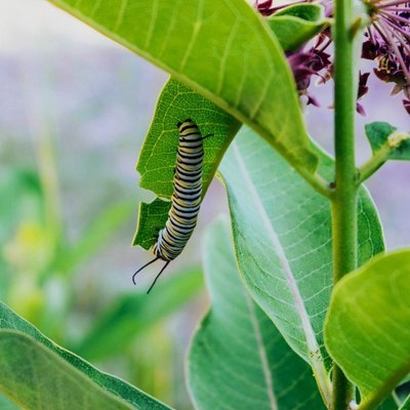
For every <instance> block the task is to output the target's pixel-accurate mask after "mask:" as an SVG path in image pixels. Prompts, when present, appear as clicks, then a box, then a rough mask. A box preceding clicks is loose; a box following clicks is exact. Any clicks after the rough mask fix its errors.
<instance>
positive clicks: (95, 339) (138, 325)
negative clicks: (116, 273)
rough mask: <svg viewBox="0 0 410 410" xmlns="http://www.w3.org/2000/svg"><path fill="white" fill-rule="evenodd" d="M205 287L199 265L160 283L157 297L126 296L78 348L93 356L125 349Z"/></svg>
mask: <svg viewBox="0 0 410 410" xmlns="http://www.w3.org/2000/svg"><path fill="white" fill-rule="evenodd" d="M202 287H203V279H202V273H201V271H200V270H199V269H198V268H195V269H189V270H186V271H185V272H182V273H180V274H178V275H174V276H172V277H171V278H169V279H166V280H165V281H164V282H162V283H160V284H159V285H158V287H157V288H156V289H155V297H147V295H146V293H145V292H140V293H135V292H132V293H130V294H129V295H125V296H122V297H121V298H119V299H118V300H116V301H115V302H114V304H113V305H112V306H111V307H109V308H108V309H107V311H106V312H104V313H103V315H102V316H101V317H100V318H99V319H97V320H96V324H95V325H94V327H93V328H92V329H91V331H90V332H89V334H88V335H87V336H86V337H85V338H84V340H83V341H82V342H81V343H80V344H79V345H78V346H77V347H76V348H74V350H75V351H76V352H78V354H80V355H81V356H84V357H86V358H87V359H92V360H98V359H101V358H105V357H109V356H112V355H115V354H118V353H120V352H123V351H124V349H126V348H127V347H128V346H130V344H131V343H133V342H135V338H136V337H137V336H138V335H139V334H141V333H143V332H146V331H147V329H149V328H150V327H151V326H155V325H156V324H158V322H159V321H161V320H163V319H165V318H166V317H167V316H169V315H171V314H172V313H174V312H175V311H177V310H178V309H180V308H181V306H183V305H185V304H186V303H187V302H188V301H189V300H190V299H192V298H193V297H194V296H195V295H196V294H198V293H199V292H200V290H201V289H202ZM102 341H103V342H102Z"/></svg>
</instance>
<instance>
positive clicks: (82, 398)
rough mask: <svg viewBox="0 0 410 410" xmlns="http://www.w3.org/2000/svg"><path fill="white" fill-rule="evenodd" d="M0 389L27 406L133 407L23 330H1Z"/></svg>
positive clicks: (35, 407) (55, 407)
mask: <svg viewBox="0 0 410 410" xmlns="http://www.w3.org/2000/svg"><path fill="white" fill-rule="evenodd" d="M0 351H1V353H2V354H1V357H0V388H1V390H2V391H3V392H4V393H5V394H6V395H8V396H9V397H10V398H12V399H13V400H15V401H16V402H17V403H18V404H20V405H22V406H24V407H25V408H30V409H41V408H50V409H58V408H67V409H68V408H74V409H75V408H81V409H90V410H91V409H98V408H104V409H112V410H114V409H124V410H125V409H132V407H131V406H130V405H127V403H126V402H124V401H123V400H121V399H119V398H118V397H116V396H114V395H113V394H111V393H109V392H108V391H106V390H103V389H102V388H101V387H100V386H98V385H97V384H96V383H94V382H93V381H92V380H91V379H89V378H88V377H87V376H85V375H84V374H83V373H82V372H81V371H79V370H78V369H76V368H75V367H73V366H71V365H69V364H68V363H67V362H65V361H64V359H62V358H61V357H59V356H58V355H57V354H56V353H54V352H52V351H51V350H49V349H47V348H45V347H44V346H43V345H41V344H40V343H38V342H36V341H35V340H34V339H33V338H31V337H28V336H26V335H24V334H22V333H19V332H15V331H10V330H0Z"/></svg>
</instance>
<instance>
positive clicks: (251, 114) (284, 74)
mask: <svg viewBox="0 0 410 410" xmlns="http://www.w3.org/2000/svg"><path fill="white" fill-rule="evenodd" d="M50 1H51V2H52V3H54V4H55V5H57V6H58V7H61V8H62V9H64V10H66V11H68V12H69V13H71V14H72V15H74V16H75V17H78V18H79V19H80V20H82V21H84V22H85V23H87V24H89V25H90V26H92V27H94V28H95V29H96V30H98V31H100V32H102V33H103V34H105V35H106V36H108V37H110V38H112V39H113V40H115V41H117V42H118V43H120V44H122V45H124V46H125V47H127V48H129V49H130V50H132V51H134V52H136V53H138V54H140V55H141V56H143V57H144V58H146V59H148V60H149V61H151V62H153V63H154V64H156V65H157V66H159V67H161V68H163V69H164V70H166V71H168V72H169V73H170V74H171V75H172V77H173V78H174V79H176V80H178V81H180V82H182V83H183V84H185V85H186V86H187V87H189V88H191V89H193V90H195V91H197V92H198V93H200V94H201V95H203V96H204V97H205V98H207V99H208V100H210V101H212V102H214V103H215V104H216V105H218V106H219V107H220V108H222V109H223V110H225V111H227V112H229V113H230V114H231V115H233V116H234V117H235V118H236V119H237V120H239V121H241V122H244V123H247V124H248V125H249V126H251V127H252V128H253V129H254V130H255V131H257V132H258V133H259V134H260V135H261V136H262V137H264V138H265V139H266V140H267V141H268V142H269V143H270V144H272V145H273V146H275V147H276V149H278V150H279V151H280V152H281V153H282V154H283V155H284V156H285V157H286V158H287V159H288V160H289V161H291V162H292V163H294V164H295V166H297V167H299V168H303V169H304V170H305V171H306V170H307V171H308V172H314V170H315V168H316V164H317V158H316V156H315V155H314V154H313V153H312V150H311V148H310V142H309V137H308V133H307V130H306V127H305V124H304V120H303V115H302V112H301V108H300V104H299V100H298V96H297V92H296V87H295V83H294V80H293V76H292V73H291V70H290V68H289V66H288V64H287V61H286V58H285V55H284V53H283V50H282V48H281V47H280V45H279V42H278V41H277V39H276V38H275V37H274V35H273V33H272V32H271V30H270V29H269V27H268V25H267V24H266V23H265V22H264V21H263V19H262V18H261V17H260V16H259V15H258V14H257V13H256V12H255V10H253V9H252V7H251V6H250V5H249V4H247V2H245V1H243V0H223V1H220V0H191V1H189V2H186V1H168V0H155V1H152V0H140V1H138V2H128V1H127V0H116V1H115V2H114V3H113V1H111V0H100V1H98V2H96V1H95V0H82V1H77V0H50ZM194 119H195V118H194ZM173 127H175V123H174V124H173ZM173 129H174V128H173ZM173 129H172V130H173Z"/></svg>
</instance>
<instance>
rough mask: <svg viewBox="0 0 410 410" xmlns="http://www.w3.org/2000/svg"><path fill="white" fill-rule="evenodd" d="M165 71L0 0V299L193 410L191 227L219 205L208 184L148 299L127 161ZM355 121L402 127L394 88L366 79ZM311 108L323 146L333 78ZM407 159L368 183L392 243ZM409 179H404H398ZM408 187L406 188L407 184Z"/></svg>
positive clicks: (203, 301)
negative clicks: (188, 366)
mask: <svg viewBox="0 0 410 410" xmlns="http://www.w3.org/2000/svg"><path fill="white" fill-rule="evenodd" d="M166 79H167V75H166V74H165V73H163V72H161V71H159V70H158V69H156V68H155V67H153V66H152V65H150V64H149V63H147V62H145V61H144V60H142V59H141V58H139V57H137V56H135V55H133V54H131V53H130V52H129V51H127V50H126V49H124V48H122V47H120V46H118V45H116V44H114V43H113V42H111V41H110V40H108V39H106V38H104V37H103V36H102V35H100V34H98V33H96V32H94V31H93V30H92V29H90V28H88V27H86V26H85V25H83V24H82V23H80V22H79V21H76V20H75V19H73V18H72V17H70V16H69V15H67V14H65V13H63V12H62V11H60V10H58V9H56V8H54V7H53V6H51V5H50V4H48V3H46V2H44V1H41V0H18V1H14V2H11V1H7V0H1V1H0V299H1V300H2V301H4V302H6V303H7V304H9V305H10V306H11V307H12V308H13V309H15V310H16V311H17V312H18V313H19V314H21V315H23V316H24V317H25V318H26V319H28V320H29V321H31V322H32V323H34V324H35V325H36V326H37V327H39V328H40V329H41V330H42V331H43V332H44V333H46V334H47V336H49V337H50V338H52V339H54V340H55V341H57V342H58V343H60V344H62V345H63V346H65V347H67V348H69V349H71V350H73V351H75V352H77V353H78V354H80V355H82V356H84V357H85V358H86V359H88V360H90V361H91V362H92V363H94V364H96V365H97V366H98V367H99V368H101V369H103V370H106V371H108V372H111V373H113V374H115V375H117V376H120V377H122V378H124V379H126V380H127V381H129V382H130V383H132V384H135V385H136V386H138V387H140V388H141V389H143V390H145V391H146V392H148V393H150V394H152V395H154V396H156V397H158V398H160V399H162V400H163V401H165V402H167V403H169V404H171V405H173V406H174V407H176V408H178V409H190V408H191V404H190V402H189V399H188V396H187V392H186V388H185V385H184V364H183V358H184V355H185V353H186V349H187V345H188V343H189V339H190V335H191V334H192V332H193V330H194V328H195V326H196V323H197V322H198V320H199V318H200V317H201V316H202V315H203V314H204V313H205V311H206V308H207V297H206V295H205V292H204V290H203V283H202V276H201V269H200V244H201V233H202V232H203V229H204V228H205V227H206V225H207V224H208V223H209V222H210V221H211V220H212V219H213V218H215V217H216V215H217V214H219V213H221V212H226V211H225V210H226V202H225V196H224V192H223V189H222V187H221V186H220V185H219V184H218V183H217V182H214V184H213V185H212V187H211V189H210V191H209V194H208V195H207V197H206V199H205V203H204V205H203V208H202V211H201V218H200V225H199V228H198V229H197V231H196V232H195V238H196V239H197V240H195V238H194V239H193V240H192V241H191V242H190V244H189V247H188V249H187V250H186V251H185V252H184V253H183V255H182V256H181V258H178V260H177V261H176V262H175V263H174V264H172V265H170V268H169V271H168V272H167V275H165V277H164V278H163V279H162V281H161V283H160V284H159V285H158V286H157V288H156V289H155V291H154V292H153V293H152V295H151V296H150V297H148V298H147V297H146V296H145V293H144V291H145V290H146V288H147V285H148V284H149V281H150V280H151V279H152V277H153V276H152V270H150V271H149V273H148V274H147V273H146V274H145V276H144V277H143V278H141V282H140V286H139V287H138V289H135V288H134V287H133V286H131V280H130V277H131V274H132V273H133V271H134V270H135V269H136V267H138V266H140V265H141V264H142V263H144V262H146V261H147V260H148V258H149V255H148V254H147V252H145V251H143V250H141V249H138V248H132V247H131V245H130V243H131V240H132V237H133V234H134V230H135V225H136V215H137V205H138V202H139V201H141V200H143V199H145V200H147V199H150V198H151V196H150V194H149V193H147V192H143V191H142V190H140V189H139V188H138V175H137V173H136V171H135V163H136V160H137V157H138V153H139V150H140V147H141V145H142V142H143V138H144V135H145V133H146V131H147V129H148V127H149V123H150V119H151V116H152V113H153V110H154V107H155V101H156V99H157V96H158V94H159V92H160V90H161V87H162V85H163V84H164V82H165V81H166ZM369 85H370V92H369V94H368V95H366V96H365V97H364V98H363V100H362V101H361V102H362V105H363V106H364V107H365V110H366V112H367V116H366V117H359V120H358V123H357V130H358V133H359V135H360V138H359V139H358V161H359V162H360V161H364V160H365V159H366V158H367V157H368V156H369V155H370V150H369V147H368V145H367V142H366V141H365V139H364V137H363V125H364V124H365V123H367V122H370V121H374V120H386V121H389V122H391V123H392V124H393V125H396V126H398V127H399V128H401V129H408V118H409V117H408V116H407V115H406V113H405V111H404V109H403V108H402V106H401V103H400V98H390V97H389V91H390V89H389V87H386V86H385V85H384V84H381V83H380V82H377V81H374V80H373V79H371V80H370V84H369ZM314 94H315V95H316V96H317V97H318V99H319V101H320V102H321V108H315V107H308V108H307V109H306V117H307V121H308V124H309V128H310V131H311V133H312V134H313V135H314V136H315V137H316V138H317V139H318V140H319V141H320V143H321V144H322V145H323V146H324V147H326V149H328V150H329V152H331V151H332V138H331V135H332V111H331V110H330V109H329V108H328V107H329V106H330V105H331V87H330V84H329V85H327V86H325V87H321V88H318V89H317V90H315V91H314ZM409 180H410V164H408V163H407V164H406V163H398V162H391V163H389V164H388V165H386V166H385V167H383V169H382V170H381V171H380V172H379V173H378V174H377V175H376V176H375V177H373V178H372V179H371V180H370V182H369V184H368V186H369V188H370V190H371V192H372V194H373V197H374V199H375V201H376V203H377V206H378V208H379V211H380V214H381V218H382V221H383V223H384V227H385V234H386V241H387V246H388V248H390V249H393V248H396V247H400V246H406V245H408V244H409V243H410V229H409V228H410V222H409V218H408V204H409V203H410V190H409V189H408V181H409ZM406 183H407V184H406ZM406 186H407V189H406Z"/></svg>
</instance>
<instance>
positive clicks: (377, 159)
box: [357, 144, 391, 185]
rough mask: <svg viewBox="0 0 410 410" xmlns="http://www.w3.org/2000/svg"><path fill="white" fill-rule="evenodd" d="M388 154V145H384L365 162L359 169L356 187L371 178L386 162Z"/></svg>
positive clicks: (389, 149)
mask: <svg viewBox="0 0 410 410" xmlns="http://www.w3.org/2000/svg"><path fill="white" fill-rule="evenodd" d="M390 153H391V148H390V147H389V145H387V144H385V145H383V147H382V148H381V149H380V150H378V151H377V152H376V153H375V154H374V155H373V156H372V157H371V158H370V159H369V160H368V161H367V162H365V163H364V164H363V165H362V166H361V167H360V168H359V173H358V180H357V185H360V184H362V183H363V182H364V181H366V179H368V178H369V177H370V176H372V175H373V174H374V173H375V172H376V171H377V170H378V169H379V168H380V167H381V166H382V165H383V164H384V163H385V162H386V161H387V159H388V157H389V154H390Z"/></svg>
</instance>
